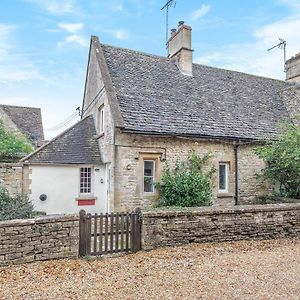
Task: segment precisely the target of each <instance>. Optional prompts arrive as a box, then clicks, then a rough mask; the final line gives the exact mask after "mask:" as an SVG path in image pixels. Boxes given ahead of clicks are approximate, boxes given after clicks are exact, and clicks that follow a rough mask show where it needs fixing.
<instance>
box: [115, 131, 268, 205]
mask: <svg viewBox="0 0 300 300" xmlns="http://www.w3.org/2000/svg"><path fill="white" fill-rule="evenodd" d="M115 147H116V150H115V157H116V165H115V184H114V190H115V210H131V209H133V208H135V207H145V206H149V205H152V204H154V203H155V202H156V201H157V200H158V195H157V193H154V194H145V193H143V190H142V186H143V183H142V176H143V160H144V159H153V160H155V163H156V173H155V181H159V179H160V176H161V172H162V169H163V165H164V163H165V162H166V161H167V162H168V163H169V164H170V165H171V166H174V164H175V163H176V161H177V160H184V159H186V158H187V157H188V155H189V151H190V150H191V149H194V150H195V151H196V152H197V153H198V154H200V155H204V154H206V153H208V152H211V153H212V154H213V157H212V159H211V161H210V166H209V167H211V166H214V167H215V168H216V169H218V165H219V162H228V163H229V169H230V170H229V172H230V175H229V192H228V193H226V194H219V193H218V173H217V172H216V173H215V174H214V175H213V178H212V182H213V185H212V190H213V199H214V204H215V205H218V206H228V205H232V204H234V177H235V171H234V169H235V168H234V147H233V144H232V142H224V141H223V142H222V141H216V140H206V141H205V140H199V139H198V140H196V139H194V140H193V139H183V138H176V137H149V136H143V135H134V134H124V133H119V134H117V136H116V141H115ZM238 158H239V168H238V171H239V194H240V203H241V204H248V203H251V202H253V201H254V199H255V198H256V197H257V196H260V195H262V194H265V193H267V192H269V191H270V190H272V187H271V186H270V184H268V183H267V182H264V181H262V180H258V179H257V177H256V175H257V174H259V173H260V170H261V169H262V168H263V167H264V163H263V162H262V160H260V159H259V158H258V157H257V156H256V155H255V154H254V153H253V146H251V145H244V146H239V148H238ZM207 169H208V167H207V168H206V170H207Z"/></svg>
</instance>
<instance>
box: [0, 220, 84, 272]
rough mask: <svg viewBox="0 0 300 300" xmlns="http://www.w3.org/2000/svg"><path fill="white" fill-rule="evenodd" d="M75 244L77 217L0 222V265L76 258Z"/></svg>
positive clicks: (77, 238)
mask: <svg viewBox="0 0 300 300" xmlns="http://www.w3.org/2000/svg"><path fill="white" fill-rule="evenodd" d="M78 244H79V217H78V216H63V215H61V216H48V217H47V216H44V217H40V218H37V219H28V220H11V221H3V222H0V266H2V265H7V264H16V263H25V262H33V261H38V260H47V259H57V258H72V257H78Z"/></svg>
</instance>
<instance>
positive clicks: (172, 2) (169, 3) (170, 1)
mask: <svg viewBox="0 0 300 300" xmlns="http://www.w3.org/2000/svg"><path fill="white" fill-rule="evenodd" d="M175 6H176V0H168V1H167V3H166V4H165V5H164V6H163V7H162V8H161V9H160V10H164V9H165V10H166V44H168V36H169V8H170V7H175Z"/></svg>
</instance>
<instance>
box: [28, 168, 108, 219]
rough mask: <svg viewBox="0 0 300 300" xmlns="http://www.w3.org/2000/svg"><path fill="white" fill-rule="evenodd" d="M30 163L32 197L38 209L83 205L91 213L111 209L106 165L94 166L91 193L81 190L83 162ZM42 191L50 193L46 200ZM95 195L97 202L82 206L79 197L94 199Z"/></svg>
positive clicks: (76, 209)
mask: <svg viewBox="0 0 300 300" xmlns="http://www.w3.org/2000/svg"><path fill="white" fill-rule="evenodd" d="M29 167H30V169H31V172H32V173H31V174H30V179H31V185H30V189H31V194H30V200H31V201H32V202H33V204H34V209H35V210H37V211H43V212H46V213H47V214H62V213H78V212H79V211H80V210H81V209H84V210H85V211H86V212H90V213H100V212H106V211H107V199H106V195H107V193H106V184H107V182H106V168H105V165H101V166H95V167H94V168H92V194H91V195H80V194H79V176H80V166H78V165H77V166H69V165H64V166H46V165H43V166H29ZM83 167H86V166H83ZM88 167H89V166H88ZM41 194H45V195H47V199H46V200H45V201H41V200H40V195H41ZM91 196H94V197H96V198H97V199H96V200H95V205H84V206H78V201H77V200H78V197H79V198H80V199H84V198H87V199H91V198H92V197H91Z"/></svg>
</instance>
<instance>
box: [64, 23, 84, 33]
mask: <svg viewBox="0 0 300 300" xmlns="http://www.w3.org/2000/svg"><path fill="white" fill-rule="evenodd" d="M58 27H59V28H61V29H63V30H66V31H68V32H71V33H75V32H77V31H79V30H82V29H83V24H82V23H60V24H58Z"/></svg>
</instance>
